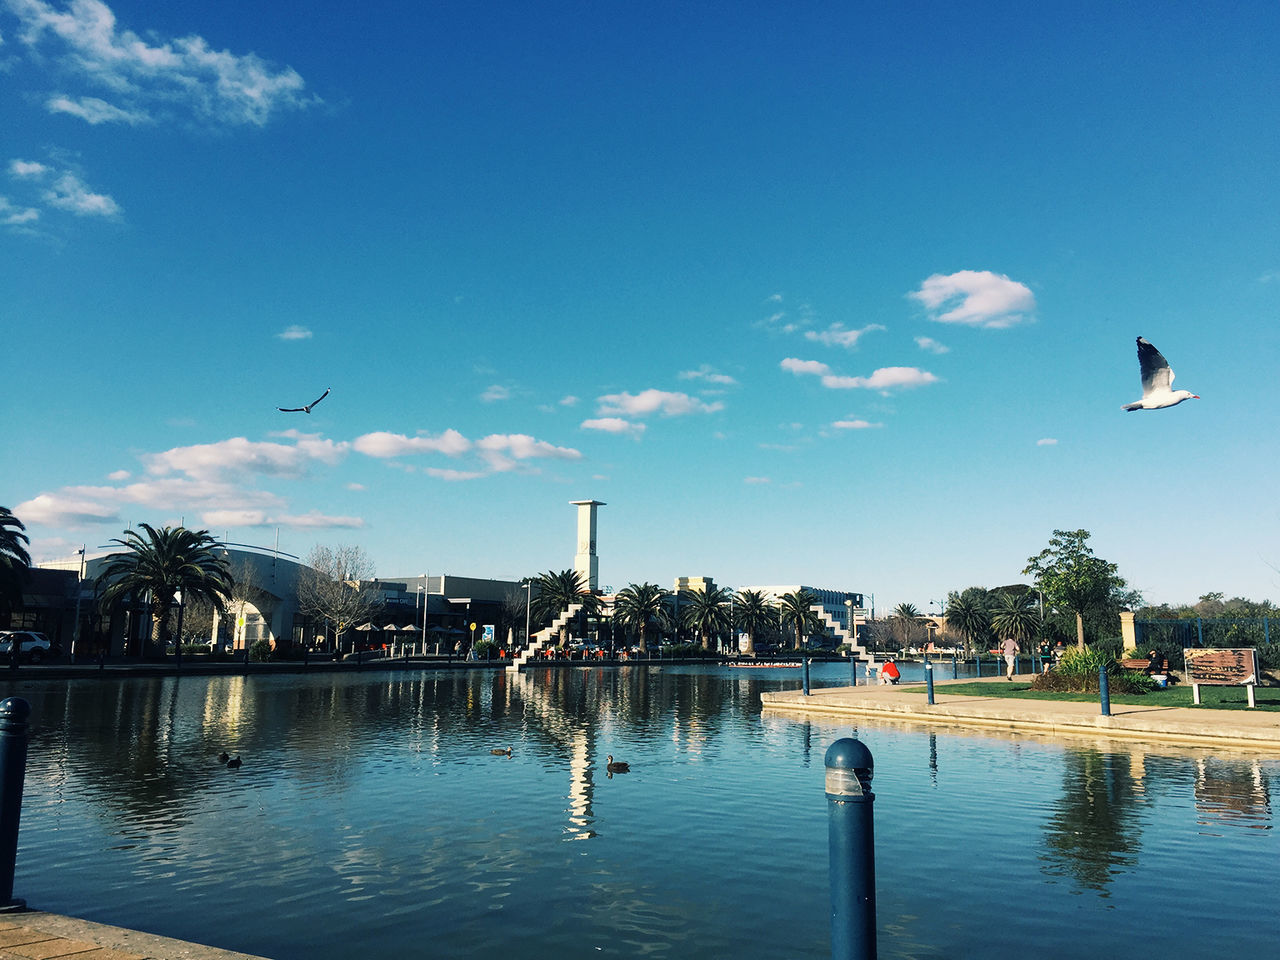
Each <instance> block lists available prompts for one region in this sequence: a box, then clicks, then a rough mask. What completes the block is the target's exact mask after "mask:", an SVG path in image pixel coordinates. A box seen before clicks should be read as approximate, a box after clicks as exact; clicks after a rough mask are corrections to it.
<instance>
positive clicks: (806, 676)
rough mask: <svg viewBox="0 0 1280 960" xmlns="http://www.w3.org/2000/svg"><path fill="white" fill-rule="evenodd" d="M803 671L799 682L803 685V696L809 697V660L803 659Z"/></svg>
mask: <svg viewBox="0 0 1280 960" xmlns="http://www.w3.org/2000/svg"><path fill="white" fill-rule="evenodd" d="M802 662H803V669H802V671H801V682H802V683H803V684H804V695H805V696H806V697H807V696H808V695H809V658H808V657H804V658H803V661H802Z"/></svg>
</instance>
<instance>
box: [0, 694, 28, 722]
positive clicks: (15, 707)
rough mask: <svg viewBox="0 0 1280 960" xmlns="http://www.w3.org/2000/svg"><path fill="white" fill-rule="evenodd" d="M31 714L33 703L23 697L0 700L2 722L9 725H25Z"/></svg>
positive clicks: (0, 719) (0, 720) (0, 718)
mask: <svg viewBox="0 0 1280 960" xmlns="http://www.w3.org/2000/svg"><path fill="white" fill-rule="evenodd" d="M30 716H31V704H29V703H27V701H25V700H23V699H22V698H21V697H9V698H7V699H5V700H0V724H4V725H5V726H7V727H14V726H19V725H21V726H25V725H26V723H27V718H28V717H30Z"/></svg>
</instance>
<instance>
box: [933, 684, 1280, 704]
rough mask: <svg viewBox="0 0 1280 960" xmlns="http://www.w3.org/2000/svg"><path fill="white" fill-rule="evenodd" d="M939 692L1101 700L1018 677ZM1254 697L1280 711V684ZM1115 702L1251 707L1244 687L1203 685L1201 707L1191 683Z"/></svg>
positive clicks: (937, 690)
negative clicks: (1044, 687)
mask: <svg viewBox="0 0 1280 960" xmlns="http://www.w3.org/2000/svg"><path fill="white" fill-rule="evenodd" d="M908 689H910V690H911V691H912V692H914V693H921V694H922V693H924V692H925V688H924V684H912V685H911V686H910V687H909V688H908ZM934 690H935V693H936V694H946V695H947V696H951V695H953V694H958V695H959V696H962V697H1009V698H1016V699H1019V700H1076V701H1082V702H1086V703H1097V702H1098V695H1097V694H1096V693H1062V692H1058V691H1038V690H1032V689H1031V684H1030V683H1026V682H1024V681H1020V680H1015V681H1013V682H1012V683H1007V682H1006V683H998V682H995V681H991V682H985V683H984V682H974V683H948V684H947V685H946V686H942V685H938V686H937V687H935V688H934ZM1254 700H1255V702H1256V703H1257V704H1258V706H1257V709H1258V710H1275V711H1280V687H1256V688H1255V689H1254ZM1111 702H1112V703H1130V704H1139V705H1145V706H1148V707H1191V708H1192V709H1193V710H1248V709H1249V692H1248V691H1247V690H1245V688H1244V687H1207V686H1203V685H1202V686H1201V687H1200V706H1198V707H1197V706H1196V705H1195V704H1193V703H1192V702H1191V685H1190V684H1179V685H1178V686H1176V687H1168V688H1167V689H1165V690H1153V691H1152V692H1151V693H1147V694H1143V695H1141V696H1136V695H1134V694H1114V693H1113V694H1112V695H1111Z"/></svg>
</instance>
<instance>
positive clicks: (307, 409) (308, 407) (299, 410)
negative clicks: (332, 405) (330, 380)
mask: <svg viewBox="0 0 1280 960" xmlns="http://www.w3.org/2000/svg"><path fill="white" fill-rule="evenodd" d="M328 395H329V388H328V387H326V388H325V391H324V393H322V394H320V396H318V397H316V398H315V399H314V400H312V401H311V402H310V403H308V404H307V405H306V406H305V407H276V409H277V410H279V411H280V412H281V413H310V412H311V408H312V407H314V406H315V405H316V404H317V403H319V402H320V401H321V400H323V399H324V398H325V397H327V396H328Z"/></svg>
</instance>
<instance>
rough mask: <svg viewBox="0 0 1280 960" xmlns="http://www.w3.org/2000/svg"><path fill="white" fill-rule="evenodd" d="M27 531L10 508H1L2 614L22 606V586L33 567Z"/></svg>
mask: <svg viewBox="0 0 1280 960" xmlns="http://www.w3.org/2000/svg"><path fill="white" fill-rule="evenodd" d="M26 529H27V528H26V527H25V526H23V524H22V521H21V520H19V519H18V518H17V517H15V516H14V515H13V514H12V513H10V512H9V508H8V507H0V613H6V614H7V613H8V612H9V611H10V610H12V609H14V608H15V607H18V606H20V605H21V604H22V585H23V583H24V582H25V581H26V578H27V570H28V568H29V567H30V566H31V555H30V554H29V553H27V547H26V545H27V544H29V543H30V542H31V541H30V540H28V539H27V535H26V534H25V533H23V532H22V531H24V530H26Z"/></svg>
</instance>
